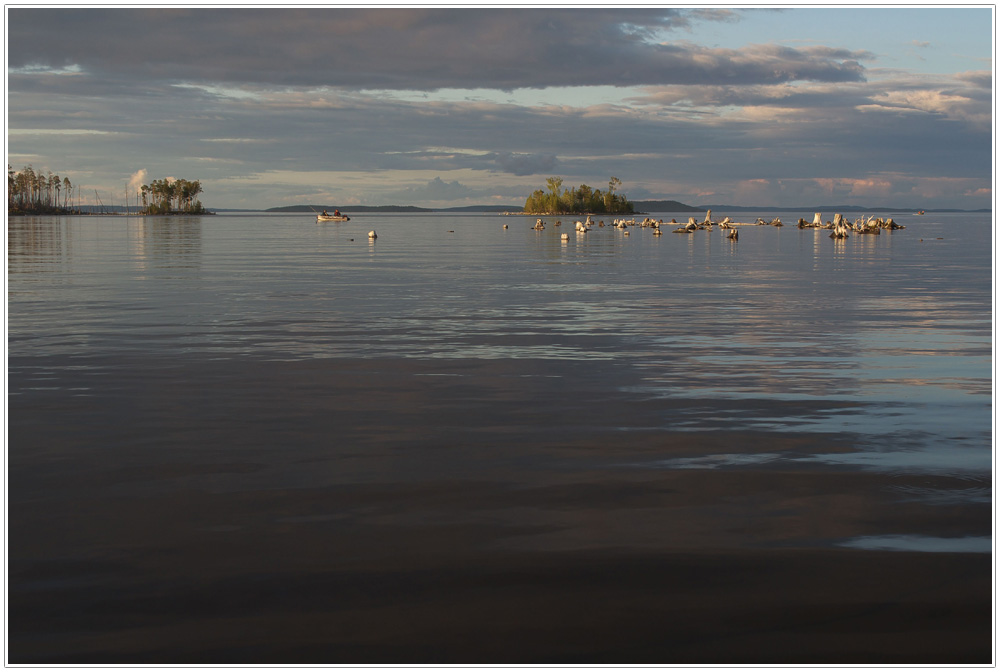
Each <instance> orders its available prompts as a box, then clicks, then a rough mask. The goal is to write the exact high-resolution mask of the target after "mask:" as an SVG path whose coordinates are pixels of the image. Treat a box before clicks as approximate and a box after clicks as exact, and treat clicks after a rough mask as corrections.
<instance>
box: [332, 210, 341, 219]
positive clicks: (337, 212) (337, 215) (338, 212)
mask: <svg viewBox="0 0 1000 672" xmlns="http://www.w3.org/2000/svg"><path fill="white" fill-rule="evenodd" d="M333 216H334V217H340V210H337V209H334V211H333Z"/></svg>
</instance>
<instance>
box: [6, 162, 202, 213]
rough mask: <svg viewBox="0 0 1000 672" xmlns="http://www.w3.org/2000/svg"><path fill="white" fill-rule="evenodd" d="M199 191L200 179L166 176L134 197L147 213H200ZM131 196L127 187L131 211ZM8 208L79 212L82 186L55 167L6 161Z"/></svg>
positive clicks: (23, 210)
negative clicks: (21, 165) (56, 172)
mask: <svg viewBox="0 0 1000 672" xmlns="http://www.w3.org/2000/svg"><path fill="white" fill-rule="evenodd" d="M200 193H202V189H201V181H200V180H193V181H192V180H183V179H179V180H175V179H172V178H166V179H162V180H153V181H152V182H151V183H150V184H144V185H142V187H141V188H140V189H139V192H138V193H137V194H135V198H136V199H141V202H142V210H141V214H144V215H166V214H201V213H204V212H205V207H204V206H203V205H202V204H201V201H200V200H198V198H197V197H198V194H200ZM98 198H99V197H98ZM130 200H131V199H130V198H129V194H128V190H126V193H125V208H126V210H128V211H131V210H129V209H130V207H131V206H130V203H129V201H130ZM136 204H138V203H136ZM112 207H115V206H112ZM7 212H8V213H9V214H12V215H22V214H68V213H79V212H80V205H79V187H77V186H75V185H74V184H73V183H72V182H71V181H70V179H69V178H68V177H59V176H58V175H54V174H53V173H52V171H48V172H47V173H46V172H43V171H41V170H39V171H36V170H35V169H34V168H32V167H31V166H30V165H29V166H25V167H24V168H22V169H21V170H20V171H15V170H14V168H13V167H11V165H10V164H7Z"/></svg>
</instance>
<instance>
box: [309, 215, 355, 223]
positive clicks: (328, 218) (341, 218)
mask: <svg viewBox="0 0 1000 672" xmlns="http://www.w3.org/2000/svg"><path fill="white" fill-rule="evenodd" d="M316 221H317V222H349V221H351V218H350V217H348V216H347V215H316Z"/></svg>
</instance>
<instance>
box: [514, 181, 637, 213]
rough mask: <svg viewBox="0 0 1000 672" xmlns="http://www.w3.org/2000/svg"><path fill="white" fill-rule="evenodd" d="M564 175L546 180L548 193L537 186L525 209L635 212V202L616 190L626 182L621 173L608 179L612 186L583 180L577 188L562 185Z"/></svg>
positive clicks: (553, 211)
mask: <svg viewBox="0 0 1000 672" xmlns="http://www.w3.org/2000/svg"><path fill="white" fill-rule="evenodd" d="M562 183H563V181H562V178H561V177H550V178H549V179H548V180H546V184H547V185H548V187H549V191H548V193H546V192H544V191H542V190H541V189H536V190H535V191H534V192H533V193H532V194H531V195H530V196H528V200H527V201H525V203H524V212H525V213H526V214H531V215H571V214H595V215H603V214H625V215H628V214H632V213H633V212H634V209H633V206H632V202H631V201H629V200H628V199H627V198H625V196H624V195H622V194H617V193H615V191H616V190H617V189H618V187H620V186H621V185H622V181H621V180H619V179H618V178H617V177H612V178H611V179H610V180H609V181H608V190H607V191H605V192H602V191H601V190H600V189H592V188H590V187H588V186H587V185H585V184H581V185H580V186H579V187H576V188H575V189H561V188H562Z"/></svg>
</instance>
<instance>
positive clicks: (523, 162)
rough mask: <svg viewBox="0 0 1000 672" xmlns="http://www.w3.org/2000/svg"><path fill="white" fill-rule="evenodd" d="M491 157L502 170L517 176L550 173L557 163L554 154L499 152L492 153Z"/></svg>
mask: <svg viewBox="0 0 1000 672" xmlns="http://www.w3.org/2000/svg"><path fill="white" fill-rule="evenodd" d="M492 157H493V159H494V161H495V162H496V164H497V165H498V166H499V167H500V169H501V170H502V171H504V172H505V173H510V174H512V175H518V176H523V175H537V174H539V173H551V172H552V171H553V170H555V168H556V165H557V164H558V163H559V161H558V159H557V158H556V155H555V154H513V153H511V152H501V153H498V154H493V155H492Z"/></svg>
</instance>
